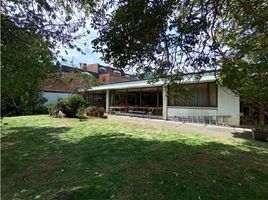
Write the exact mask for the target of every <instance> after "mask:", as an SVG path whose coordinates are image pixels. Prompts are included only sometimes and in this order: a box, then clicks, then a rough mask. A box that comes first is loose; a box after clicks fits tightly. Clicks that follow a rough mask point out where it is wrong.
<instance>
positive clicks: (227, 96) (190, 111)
mask: <svg viewBox="0 0 268 200" xmlns="http://www.w3.org/2000/svg"><path fill="white" fill-rule="evenodd" d="M174 116H226V117H224V122H225V123H226V124H229V125H239V124H240V120H239V119H240V100H239V97H237V96H235V95H234V94H233V93H232V92H231V91H230V90H228V89H226V88H221V87H219V86H218V106H217V107H183V106H167V119H169V120H173V119H174ZM227 116H229V117H227ZM219 120H220V121H222V119H219Z"/></svg>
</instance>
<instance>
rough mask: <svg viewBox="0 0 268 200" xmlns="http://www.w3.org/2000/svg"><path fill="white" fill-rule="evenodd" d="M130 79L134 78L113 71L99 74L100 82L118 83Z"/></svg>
mask: <svg viewBox="0 0 268 200" xmlns="http://www.w3.org/2000/svg"><path fill="white" fill-rule="evenodd" d="M132 80H134V79H133V78H131V77H126V76H121V74H115V73H106V74H101V75H100V76H99V81H100V83H101V84H109V83H119V82H125V81H132Z"/></svg>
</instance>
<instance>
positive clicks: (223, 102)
mask: <svg viewBox="0 0 268 200" xmlns="http://www.w3.org/2000/svg"><path fill="white" fill-rule="evenodd" d="M218 115H230V116H231V117H229V118H226V119H227V122H228V123H229V124H231V125H239V124H240V99H239V97H238V96H236V95H235V94H234V93H233V92H232V91H230V90H229V89H227V88H222V87H218Z"/></svg>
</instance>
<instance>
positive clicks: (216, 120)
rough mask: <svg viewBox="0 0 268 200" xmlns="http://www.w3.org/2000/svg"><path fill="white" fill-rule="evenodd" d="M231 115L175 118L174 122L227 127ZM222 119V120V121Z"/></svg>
mask: <svg viewBox="0 0 268 200" xmlns="http://www.w3.org/2000/svg"><path fill="white" fill-rule="evenodd" d="M230 117H231V115H212V116H173V117H169V118H173V120H174V121H178V122H186V123H202V124H214V125H221V126H226V125H228V124H227V123H226V119H227V118H230ZM220 119H222V120H220Z"/></svg>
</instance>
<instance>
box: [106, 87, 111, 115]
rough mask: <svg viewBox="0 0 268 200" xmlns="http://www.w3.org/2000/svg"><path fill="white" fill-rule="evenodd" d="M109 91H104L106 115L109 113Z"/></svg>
mask: <svg viewBox="0 0 268 200" xmlns="http://www.w3.org/2000/svg"><path fill="white" fill-rule="evenodd" d="M109 102H110V91H109V90H106V109H105V110H106V113H109Z"/></svg>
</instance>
